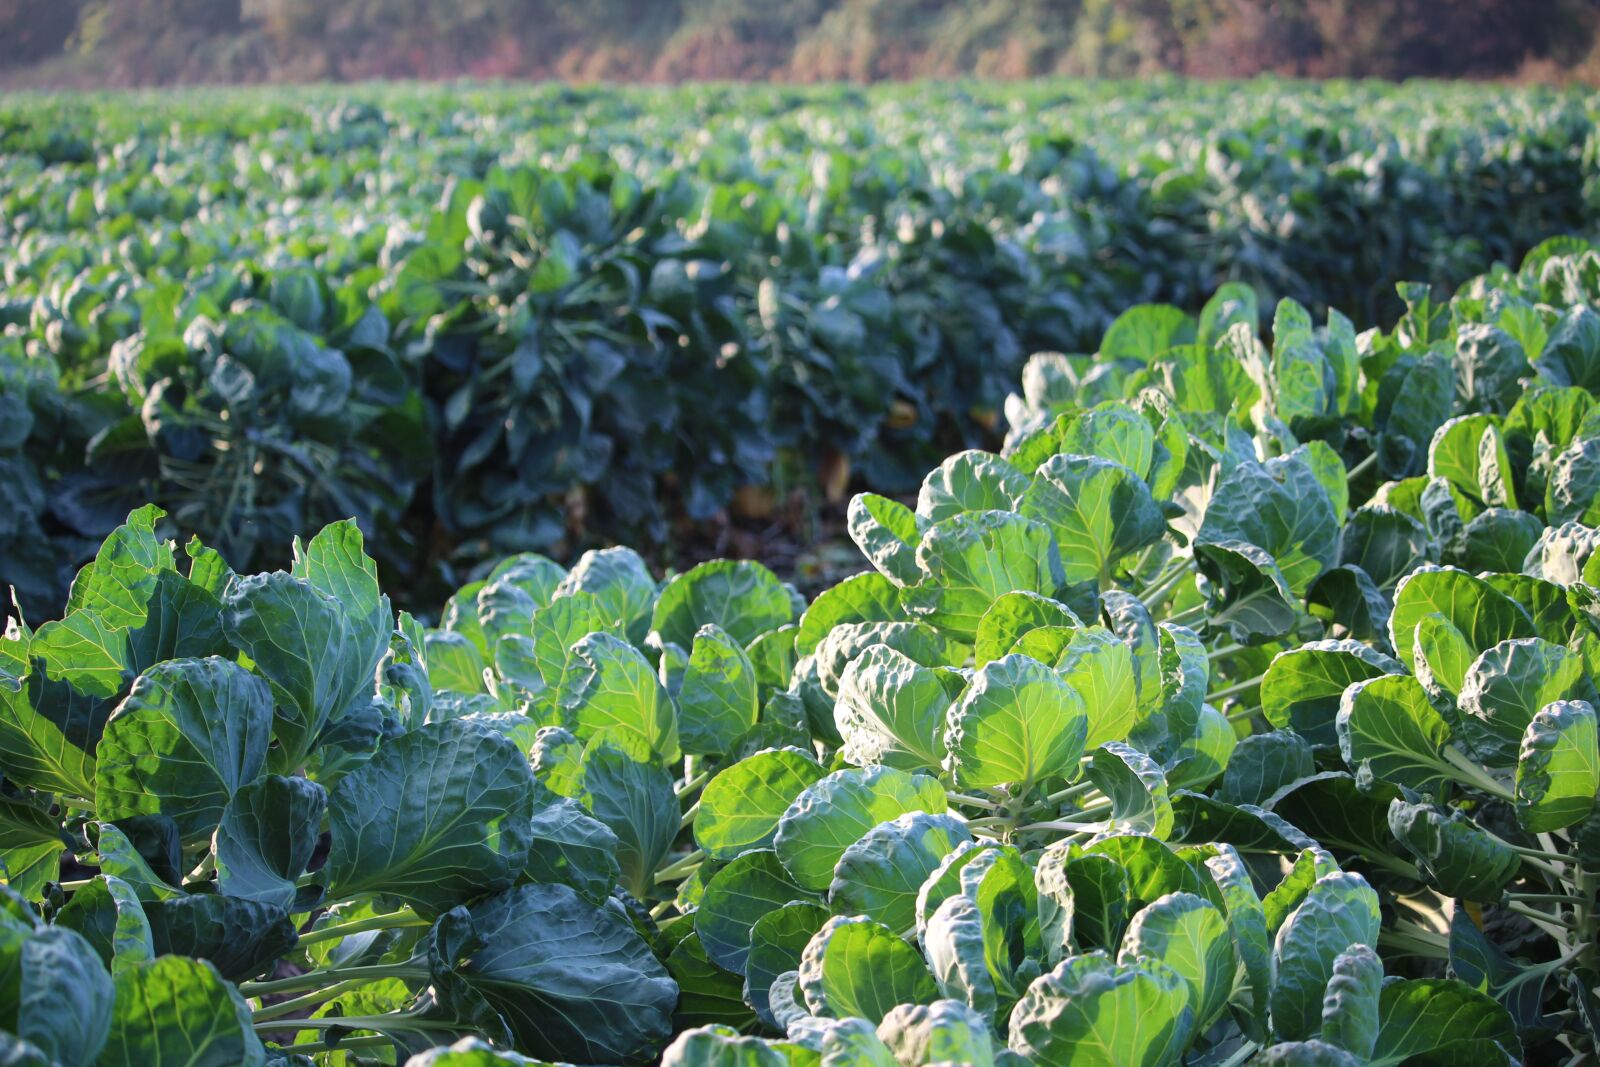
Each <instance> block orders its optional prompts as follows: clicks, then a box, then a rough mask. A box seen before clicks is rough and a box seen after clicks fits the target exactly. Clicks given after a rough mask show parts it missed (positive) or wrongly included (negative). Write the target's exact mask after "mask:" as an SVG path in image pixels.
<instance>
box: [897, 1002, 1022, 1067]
mask: <svg viewBox="0 0 1600 1067" xmlns="http://www.w3.org/2000/svg"><path fill="white" fill-rule="evenodd" d="M878 1036H879V1037H880V1038H882V1040H883V1043H884V1044H885V1045H887V1046H888V1047H889V1049H890V1051H891V1053H892V1055H893V1056H894V1058H895V1061H896V1062H897V1063H918V1064H934V1063H952V1064H953V1063H961V1064H972V1065H974V1067H993V1065H994V1057H995V1041H994V1039H993V1038H991V1037H990V1031H989V1021H988V1020H987V1019H985V1018H984V1017H983V1016H981V1015H979V1014H978V1013H977V1012H975V1011H973V1010H972V1009H971V1008H969V1007H967V1006H966V1005H965V1004H962V1003H960V1002H959V1001H954V1000H936V1001H934V1002H933V1003H932V1004H902V1005H900V1006H898V1007H896V1008H893V1009H891V1010H890V1012H889V1014H887V1015H885V1016H884V1017H883V1022H881V1023H879V1024H878Z"/></svg>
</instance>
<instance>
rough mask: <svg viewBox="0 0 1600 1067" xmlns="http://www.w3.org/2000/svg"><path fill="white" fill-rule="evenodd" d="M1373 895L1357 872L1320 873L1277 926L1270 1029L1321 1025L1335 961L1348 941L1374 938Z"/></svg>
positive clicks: (1301, 1033) (1311, 1031) (1301, 1034)
mask: <svg viewBox="0 0 1600 1067" xmlns="http://www.w3.org/2000/svg"><path fill="white" fill-rule="evenodd" d="M1378 925H1379V916H1378V895H1377V894H1376V893H1374V892H1373V891H1372V888H1371V887H1370V886H1368V885H1367V883H1366V882H1365V881H1364V880H1363V879H1362V878H1361V877H1360V876H1358V875H1354V874H1345V873H1342V872H1341V873H1336V874H1327V875H1323V876H1322V877H1321V878H1319V879H1317V881H1316V883H1315V884H1313V885H1312V887H1311V890H1310V892H1309V893H1307V894H1306V897H1305V899H1304V900H1303V901H1301V903H1300V906H1299V907H1297V908H1295V910H1294V911H1293V913H1291V914H1290V915H1289V917H1288V918H1287V919H1286V920H1285V921H1284V923H1283V925H1282V926H1280V927H1279V928H1278V935H1277V941H1276V943H1275V944H1274V945H1273V957H1274V960H1275V963H1276V966H1275V969H1274V971H1275V975H1276V977H1275V979H1274V983H1273V987H1272V1028H1273V1030H1274V1031H1276V1032H1277V1033H1278V1035H1279V1036H1281V1037H1282V1038H1284V1039H1286V1040H1290V1041H1297V1040H1303V1039H1305V1038H1308V1037H1311V1036H1313V1035H1315V1034H1316V1033H1317V1031H1318V1030H1319V1028H1320V1027H1321V1025H1322V997H1323V992H1324V990H1326V989H1327V986H1328V979H1330V978H1331V977H1333V973H1334V964H1335V963H1336V962H1337V960H1338V959H1339V957H1340V956H1341V955H1342V954H1344V953H1345V952H1348V951H1349V950H1350V947H1351V946H1352V945H1374V944H1377V941H1378Z"/></svg>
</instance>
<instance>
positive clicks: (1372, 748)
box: [1337, 674, 1459, 791]
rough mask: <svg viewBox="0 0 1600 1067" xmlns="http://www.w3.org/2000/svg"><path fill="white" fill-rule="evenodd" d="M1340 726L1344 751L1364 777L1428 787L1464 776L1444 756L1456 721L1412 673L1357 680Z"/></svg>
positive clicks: (1341, 711) (1346, 697)
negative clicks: (1441, 710) (1436, 704)
mask: <svg viewBox="0 0 1600 1067" xmlns="http://www.w3.org/2000/svg"><path fill="white" fill-rule="evenodd" d="M1337 728H1338V734H1339V751H1340V754H1341V755H1343V756H1344V761H1345V763H1347V764H1348V765H1349V766H1350V769H1351V770H1353V771H1356V772H1357V773H1358V774H1360V775H1361V776H1363V778H1364V779H1367V778H1374V779H1379V780H1382V781H1389V782H1395V783H1397V784H1399V785H1404V786H1406V787H1408V788H1411V789H1416V790H1419V791H1427V790H1430V789H1433V788H1435V787H1436V786H1438V785H1439V783H1441V782H1448V781H1452V780H1454V779H1455V778H1456V777H1457V776H1458V774H1459V772H1458V771H1456V770H1455V769H1454V768H1452V767H1451V766H1450V764H1449V763H1448V762H1446V761H1445V759H1444V758H1443V757H1442V756H1440V754H1439V750H1440V749H1441V748H1443V747H1444V745H1445V744H1446V743H1448V742H1449V740H1450V725H1449V724H1448V723H1447V722H1445V720H1444V717H1443V716H1441V715H1440V714H1439V712H1438V711H1437V710H1436V709H1435V708H1434V707H1433V705H1432V704H1430V703H1429V702H1428V694H1427V693H1426V692H1425V691H1424V690H1423V688H1422V684H1421V683H1420V682H1418V681H1417V680H1416V679H1415V678H1413V677H1411V676H1410V675H1409V674H1386V675H1381V676H1379V677H1377V678H1369V679H1367V680H1366V681H1361V682H1354V683H1352V684H1351V686H1350V687H1349V688H1348V689H1346V690H1345V692H1344V699H1343V702H1342V703H1341V704H1340V706H1339V717H1338V720H1337Z"/></svg>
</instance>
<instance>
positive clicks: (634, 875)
mask: <svg viewBox="0 0 1600 1067" xmlns="http://www.w3.org/2000/svg"><path fill="white" fill-rule="evenodd" d="M646 755H647V753H645V752H643V751H637V752H629V751H628V750H626V749H624V748H623V747H621V746H620V745H618V744H616V743H615V742H613V741H608V740H604V739H601V740H597V741H595V742H594V743H593V744H591V745H589V747H588V749H587V751H586V752H585V753H584V756H583V762H584V773H583V782H584V788H585V791H586V792H587V793H588V796H589V801H588V807H589V810H590V811H592V812H593V813H594V817H595V818H596V819H598V820H600V822H602V823H604V824H605V825H606V826H607V827H609V828H610V829H611V832H612V833H613V834H615V835H616V838H617V864H618V866H619V867H620V868H621V872H622V884H623V886H624V887H625V888H626V889H627V890H628V892H630V893H632V894H633V895H634V896H635V897H638V898H639V899H641V900H643V899H645V898H646V897H647V896H648V895H649V894H650V891H651V890H652V889H653V888H654V886H655V872H656V867H657V865H658V864H660V862H661V859H662V857H664V856H665V855H666V854H667V852H668V850H669V849H671V848H672V842H673V840H674V839H675V838H676V837H677V836H678V828H679V825H678V824H679V822H680V821H681V819H682V810H681V808H680V807H679V804H678V797H677V794H676V793H675V792H674V790H673V787H672V775H671V774H669V773H668V772H667V771H666V769H665V768H663V767H661V766H660V765H659V764H657V763H655V762H653V761H648V760H646V759H644V758H643V757H645V756H646ZM704 796H705V794H701V798H702V800H703V799H704Z"/></svg>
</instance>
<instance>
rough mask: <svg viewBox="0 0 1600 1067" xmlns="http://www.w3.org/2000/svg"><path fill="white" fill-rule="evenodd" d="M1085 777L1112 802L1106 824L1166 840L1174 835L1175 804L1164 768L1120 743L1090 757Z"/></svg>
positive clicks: (1108, 744) (1102, 746)
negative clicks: (1169, 794)
mask: <svg viewBox="0 0 1600 1067" xmlns="http://www.w3.org/2000/svg"><path fill="white" fill-rule="evenodd" d="M1084 774H1085V775H1086V776H1087V777H1088V779H1089V781H1091V782H1093V783H1094V785H1095V788H1096V789H1098V790H1099V791H1100V792H1101V793H1102V794H1104V795H1105V797H1106V798H1107V799H1108V800H1109V801H1110V802H1111V814H1110V816H1109V817H1108V819H1107V820H1106V821H1107V823H1108V824H1109V825H1110V827H1111V828H1112V829H1114V830H1117V831H1132V832H1134V833H1147V834H1151V835H1153V836H1155V837H1159V838H1165V837H1166V836H1167V835H1168V834H1170V833H1171V832H1172V800H1171V798H1170V797H1169V796H1168V795H1167V777H1166V775H1165V774H1163V773H1162V771H1161V765H1160V764H1158V763H1157V762H1156V761H1155V760H1153V759H1151V758H1150V757H1149V756H1147V755H1145V754H1144V753H1143V752H1140V751H1139V750H1138V749H1136V748H1133V747H1131V746H1129V745H1125V744H1123V743H1122V742H1120V741H1107V742H1106V743H1105V744H1103V745H1101V746H1100V747H1099V748H1097V749H1095V750H1094V752H1093V753H1092V754H1091V755H1090V757H1089V761H1088V764H1087V765H1086V766H1085V768H1084Z"/></svg>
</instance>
